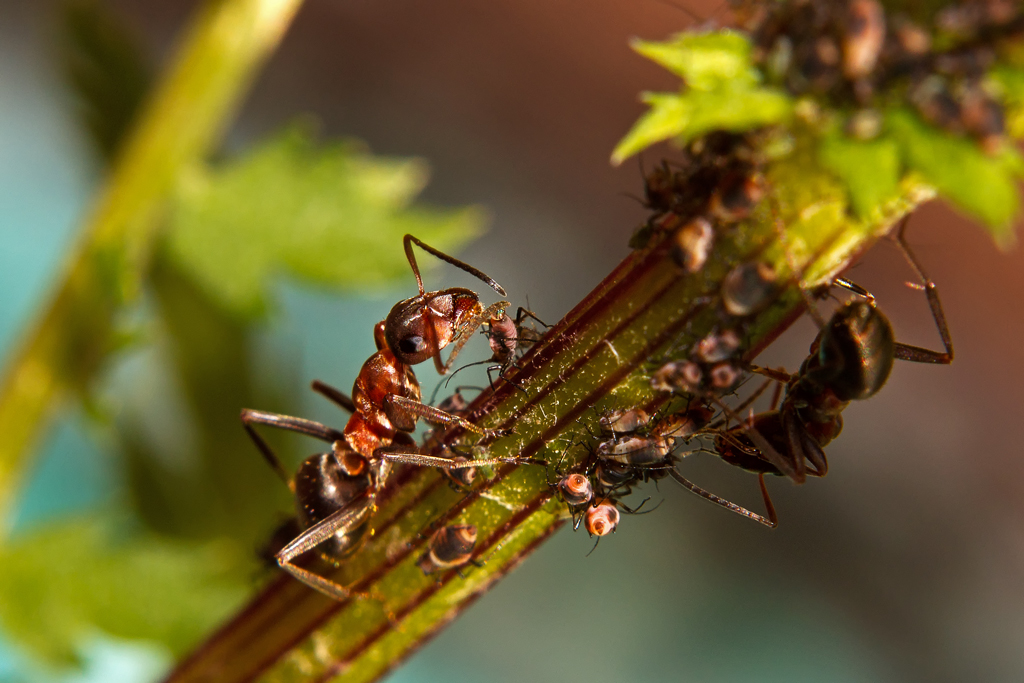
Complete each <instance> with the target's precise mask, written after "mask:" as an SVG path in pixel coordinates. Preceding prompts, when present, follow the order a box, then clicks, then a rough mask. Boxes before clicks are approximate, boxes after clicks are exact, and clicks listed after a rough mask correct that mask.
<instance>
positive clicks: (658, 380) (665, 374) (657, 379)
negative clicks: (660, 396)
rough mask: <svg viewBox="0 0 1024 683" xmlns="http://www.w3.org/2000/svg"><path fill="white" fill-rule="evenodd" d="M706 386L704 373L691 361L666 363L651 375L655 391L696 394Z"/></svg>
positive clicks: (652, 386)
mask: <svg viewBox="0 0 1024 683" xmlns="http://www.w3.org/2000/svg"><path fill="white" fill-rule="evenodd" d="M703 384H704V371H703V370H702V369H701V367H700V365H698V364H697V363H694V362H693V361H691V360H681V361H671V362H669V363H665V364H664V365H662V366H661V367H660V368H658V369H657V370H655V371H654V374H652V375H651V388H652V389H654V390H655V391H675V392H679V393H694V392H697V391H699V390H700V388H701V387H702V386H703Z"/></svg>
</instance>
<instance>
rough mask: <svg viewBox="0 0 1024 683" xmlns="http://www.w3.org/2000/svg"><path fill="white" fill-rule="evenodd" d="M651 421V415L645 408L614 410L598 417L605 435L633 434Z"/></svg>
mask: <svg viewBox="0 0 1024 683" xmlns="http://www.w3.org/2000/svg"><path fill="white" fill-rule="evenodd" d="M650 421H651V417H650V415H648V414H647V411H645V410H644V409H643V408H633V409H630V410H613V411H611V412H609V413H605V414H604V415H602V416H601V417H600V418H599V419H598V421H597V422H598V424H599V425H600V426H601V433H602V434H603V435H605V436H617V435H621V434H631V433H633V432H636V431H638V430H640V429H642V428H643V427H645V426H646V425H647V423H648V422H650Z"/></svg>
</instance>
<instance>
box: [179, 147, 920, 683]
mask: <svg viewBox="0 0 1024 683" xmlns="http://www.w3.org/2000/svg"><path fill="white" fill-rule="evenodd" d="M769 179H770V181H771V184H772V187H773V188H774V194H773V199H772V201H765V202H762V205H761V207H760V208H759V209H758V212H757V215H756V220H753V221H751V224H750V225H749V226H748V225H744V226H742V229H740V228H734V229H732V230H731V231H730V234H727V235H722V236H720V239H719V242H720V244H719V246H718V248H716V250H715V253H714V255H713V256H712V257H711V258H710V259H709V260H708V262H707V264H706V265H705V267H704V269H703V270H702V271H701V272H700V273H698V274H696V275H693V276H686V275H685V274H684V273H683V272H682V271H681V270H680V269H679V268H678V267H677V266H676V265H675V264H674V263H673V262H672V260H671V259H670V258H669V250H668V246H667V245H668V239H669V238H668V235H670V234H671V231H672V230H671V229H672V227H673V225H672V224H671V220H670V221H669V222H668V223H667V224H666V225H664V226H663V228H664V231H663V232H662V233H661V234H660V236H659V237H658V238H657V239H655V240H653V241H652V242H653V243H652V244H651V245H649V246H647V247H646V248H645V249H643V250H640V251H636V252H634V253H632V254H631V255H630V256H628V257H627V258H626V259H625V260H624V261H623V262H622V263H621V264H620V265H619V266H618V267H617V268H616V269H615V270H614V271H613V272H612V273H611V274H610V275H609V276H608V277H607V278H606V279H605V280H604V281H603V282H602V283H601V284H600V285H598V287H597V288H596V289H595V290H594V291H593V292H592V293H591V294H590V295H588V296H587V297H586V298H585V299H584V300H583V301H582V302H581V303H580V304H579V305H578V306H577V307H576V308H575V309H573V310H572V311H571V312H570V313H569V314H568V315H567V316H566V317H565V318H564V319H562V320H561V321H560V322H559V323H558V324H557V325H556V326H555V327H554V328H552V329H551V330H549V332H548V333H547V334H546V335H545V337H544V339H543V340H542V341H540V342H538V343H537V344H536V345H535V346H534V347H533V348H532V349H531V350H530V352H529V353H528V354H527V355H526V356H525V357H524V358H523V359H522V360H521V362H520V363H519V365H518V367H517V369H516V370H515V371H514V373H513V374H512V375H511V378H512V379H513V380H514V381H515V382H516V384H518V385H519V387H520V388H521V390H520V389H517V388H516V387H513V386H512V385H511V384H509V383H499V384H498V385H497V388H496V389H495V390H494V391H493V392H485V393H484V394H483V395H481V397H480V398H478V399H477V401H476V402H475V403H474V404H473V406H472V412H471V415H472V416H473V418H474V419H475V421H476V422H478V423H480V424H483V425H486V426H488V427H492V428H494V427H505V428H513V429H514V430H515V432H514V433H513V434H511V435H509V436H506V437H503V438H500V439H497V440H496V441H494V442H493V443H492V444H490V445H489V446H488V447H487V448H486V449H483V448H478V449H477V452H478V453H479V454H481V455H482V454H483V452H484V451H485V450H486V452H487V453H489V454H490V455H491V456H525V457H538V458H544V459H547V460H548V461H549V462H550V463H552V464H551V466H550V467H549V468H544V467H540V466H534V465H525V466H519V467H503V468H501V469H499V470H498V471H497V473H496V476H495V477H494V478H493V479H490V480H487V481H483V482H482V483H478V485H477V486H476V487H475V488H474V489H473V490H472V491H471V492H470V493H469V494H468V495H467V494H461V493H458V492H456V491H454V490H452V489H451V488H450V487H449V486H447V485H446V483H445V481H444V480H443V479H442V478H441V477H440V476H439V475H438V474H437V473H435V472H432V471H424V470H419V471H415V470H414V471H410V470H406V471H404V472H403V473H401V474H399V475H397V476H396V477H395V480H394V481H393V482H392V483H391V485H389V487H388V488H387V489H386V490H385V491H384V492H382V494H381V496H380V500H381V501H383V502H382V503H381V505H380V509H379V510H378V513H377V514H376V516H375V517H374V518H373V520H372V521H371V524H372V527H373V529H374V530H375V535H374V536H373V538H372V539H371V540H370V541H369V542H368V543H367V544H366V546H365V547H364V548H363V549H362V550H361V551H360V552H359V553H357V554H356V555H355V556H353V557H352V558H351V559H349V560H347V561H346V562H345V563H343V564H342V565H341V566H340V567H339V568H338V569H334V570H327V571H328V573H329V575H330V576H331V577H332V578H333V579H334V580H336V581H338V582H339V583H341V584H342V585H345V586H348V587H350V590H352V591H353V593H357V594H359V595H357V596H355V597H353V598H350V599H348V600H345V601H343V602H336V601H334V600H331V599H329V598H327V597H324V596H322V595H320V594H318V593H316V592H315V591H313V590H311V589H308V588H306V587H305V586H303V585H301V584H299V583H297V582H295V581H292V580H291V579H289V578H285V577H279V578H278V579H277V580H275V581H273V582H272V583H271V585H270V586H269V587H267V588H266V589H265V590H264V591H263V592H262V593H261V594H260V595H259V596H257V597H256V598H255V599H254V600H253V601H252V602H251V603H250V604H249V605H248V606H247V607H246V608H245V609H244V610H243V611H242V612H241V613H239V614H238V615H237V616H236V617H235V618H234V619H233V620H232V621H230V622H229V623H228V624H226V625H225V626H224V627H223V628H222V629H221V630H220V632H218V633H216V634H215V635H213V636H212V637H211V639H210V640H208V641H207V643H206V644H205V645H203V646H201V647H200V648H199V650H197V651H196V653H195V654H194V655H193V656H192V657H191V658H189V659H188V660H186V661H185V662H183V663H182V664H181V665H180V666H179V667H178V669H177V670H176V671H174V672H173V673H172V674H171V675H170V677H169V678H168V679H167V681H168V683H185V682H194V681H207V680H218V681H221V682H226V683H240V682H242V681H252V680H256V679H259V680H263V681H281V682H294V681H326V680H344V681H360V682H362V681H373V680H376V679H378V678H379V677H380V676H382V675H384V674H385V673H386V672H387V671H389V670H390V669H391V668H393V667H394V666H395V665H396V664H397V663H398V662H400V661H401V660H402V659H404V658H405V657H407V656H409V654H410V653H412V652H413V651H414V650H415V649H417V648H418V647H419V646H421V645H422V644H423V643H424V642H425V641H426V640H428V639H429V638H430V637H432V636H433V635H434V634H436V633H437V632H438V631H439V630H440V629H441V628H442V627H443V626H444V625H445V624H446V623H448V622H449V621H450V620H452V619H453V618H454V617H455V616H457V615H458V614H459V613H460V612H461V610H463V609H465V608H466V607H467V606H468V605H469V604H471V603H472V602H473V601H474V600H475V599H476V598H477V597H478V596H479V595H481V594H482V593H483V592H485V591H486V590H488V588H489V587H490V586H491V585H493V584H494V582H495V581H497V580H498V579H500V578H501V577H502V576H504V575H505V574H506V573H507V572H508V571H510V570H511V569H512V568H514V567H515V566H516V565H517V564H518V563H519V562H520V561H521V560H522V559H523V558H524V557H525V556H526V555H527V554H529V553H530V552H531V551H532V550H533V549H534V548H535V547H537V545H538V544H539V543H540V542H542V541H543V540H544V539H545V538H547V537H548V536H549V535H550V534H551V533H553V532H554V531H555V530H556V529H557V528H558V527H559V526H561V525H562V524H563V523H564V521H565V519H566V517H567V511H566V506H565V504H564V503H562V502H561V501H560V500H559V499H558V498H557V497H555V496H554V489H553V488H552V486H551V485H550V483H549V478H550V477H552V476H553V475H554V473H555V468H556V466H558V472H565V471H567V470H570V469H572V468H579V467H581V466H582V464H583V463H584V461H585V460H586V458H587V447H586V446H583V445H580V444H581V442H592V441H593V439H592V438H589V436H588V435H589V433H592V432H596V431H597V430H596V422H597V417H598V414H599V412H600V411H602V410H605V409H610V408H621V407H634V406H647V407H652V406H657V405H659V404H661V403H664V402H665V401H666V400H667V399H668V397H667V396H666V395H664V394H661V395H658V394H656V393H655V392H654V391H653V390H652V388H651V384H650V373H651V371H652V370H653V369H655V368H656V367H658V365H659V364H660V363H664V362H665V361H666V360H667V359H669V358H670V357H672V354H673V352H678V350H679V349H689V348H691V347H692V345H693V344H694V343H695V342H696V341H697V340H699V339H701V338H702V337H703V336H704V335H706V334H708V333H709V332H711V331H712V329H713V328H714V326H715V325H717V324H720V322H721V320H722V317H721V314H720V313H719V310H718V309H719V306H718V300H719V295H718V292H719V288H720V285H721V282H722V280H723V278H724V277H725V275H726V274H727V273H728V272H729V271H730V269H731V268H732V267H733V266H734V265H736V264H737V263H743V262H745V261H746V260H749V259H751V258H758V259H762V260H765V261H767V262H769V263H771V264H773V265H774V266H775V267H776V268H777V270H778V271H779V272H780V273H781V274H782V277H783V280H784V281H785V282H786V283H787V284H786V285H785V286H784V287H783V288H782V291H781V293H780V294H779V296H778V298H777V299H776V300H775V301H774V303H773V304H772V305H770V306H769V307H768V308H767V309H766V310H764V311H763V312H761V313H759V314H757V315H756V316H754V317H753V318H752V319H750V320H749V327H748V328H747V329H748V330H749V336H748V338H747V341H748V344H749V345H748V347H747V349H748V353H747V354H746V357H747V358H752V357H753V356H754V355H756V353H757V351H758V350H760V349H761V348H763V347H764V346H765V345H766V344H767V343H768V342H769V341H770V340H771V339H773V338H774V337H775V336H777V335H778V334H779V333H780V332H781V331H782V330H783V329H784V328H785V327H786V326H788V325H789V324H790V323H791V322H792V321H793V320H795V319H796V318H797V317H798V316H799V314H800V312H801V311H802V308H803V306H804V299H803V296H802V295H801V294H800V287H801V286H805V287H809V286H813V285H815V284H817V283H821V282H826V281H830V278H832V277H833V276H834V275H835V274H836V273H837V272H839V271H840V270H842V269H843V268H845V267H846V266H847V265H849V263H850V261H851V260H852V259H854V258H855V257H856V256H857V255H858V254H860V253H861V252H862V251H863V250H864V249H866V248H867V247H868V246H869V245H870V244H871V243H873V242H874V241H875V240H877V239H878V238H879V237H880V236H881V235H882V234H884V233H885V232H886V230H887V229H888V228H889V226H891V225H892V223H893V222H894V221H895V220H897V219H898V218H899V217H900V216H902V215H904V214H906V213H907V212H908V211H909V210H911V209H912V208H913V206H915V205H916V204H918V203H920V202H921V201H924V200H925V199H928V198H930V197H931V196H932V195H933V193H932V191H931V189H930V188H928V187H926V186H925V185H923V184H921V183H919V182H917V181H914V180H913V179H908V180H906V181H904V184H903V186H902V198H901V199H899V200H897V201H894V202H892V203H891V204H889V205H888V206H886V207H885V211H884V212H882V213H883V214H884V215H882V216H880V217H879V218H878V220H877V221H876V222H873V223H871V224H863V223H857V222H855V221H853V220H851V219H850V218H849V217H848V216H847V214H846V211H845V195H844V194H843V192H842V189H841V187H839V186H838V185H837V184H836V181H835V180H834V179H831V178H830V177H829V176H827V175H825V174H823V173H821V172H817V174H815V172H814V171H813V169H812V167H811V165H809V164H808V163H807V156H806V155H805V154H803V153H802V152H801V151H800V150H798V151H797V152H796V153H794V154H793V155H792V156H791V157H790V158H789V159H787V160H783V161H782V162H779V163H777V164H775V165H773V166H772V167H771V169H770V171H769ZM779 223H782V224H784V225H785V226H786V233H785V238H784V240H785V243H784V244H780V241H779V230H778V227H777V226H778V225H779ZM794 273H796V275H795V274H794ZM808 341H809V340H808ZM453 439H455V440H460V443H461V445H462V447H463V448H470V447H472V441H470V440H466V439H465V438H464V435H462V436H461V437H458V438H457V435H455V434H450V435H449V441H451V440H453ZM448 524H473V525H475V526H476V527H477V530H478V542H477V545H476V547H475V550H474V559H475V560H476V561H478V562H479V563H480V566H471V565H467V566H465V567H464V568H463V569H462V573H463V574H465V576H461V575H460V572H459V571H456V570H450V571H447V572H444V573H441V574H439V575H437V576H426V575H424V573H423V571H422V570H421V569H420V568H419V567H418V566H417V560H418V559H419V558H420V557H421V556H422V555H423V553H424V552H425V549H426V543H427V540H428V539H429V537H430V535H431V533H432V532H433V531H434V530H435V529H437V528H440V527H441V526H443V525H448Z"/></svg>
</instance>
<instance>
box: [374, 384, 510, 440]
mask: <svg viewBox="0 0 1024 683" xmlns="http://www.w3.org/2000/svg"><path fill="white" fill-rule="evenodd" d="M389 404H390V406H391V407H392V408H393V409H398V410H400V411H404V412H405V413H406V414H408V415H412V416H415V417H419V418H423V419H424V420H426V421H427V422H429V423H431V424H436V425H445V426H451V425H456V426H459V427H462V428H463V429H465V430H466V431H469V432H473V433H474V434H480V435H483V436H485V437H486V436H492V435H496V434H500V432H499V430H494V429H485V428H483V427H478V426H476V425H475V424H473V423H472V422H470V421H469V420H467V419H465V418H463V417H459V416H458V415H452V414H451V413H446V412H444V411H443V410H441V409H440V408H435V407H434V406H428V405H427V404H425V403H420V402H419V401H417V400H415V399H411V398H406V397H405V396H397V395H395V394H392V395H390V396H388V397H387V398H386V399H385V403H384V405H385V409H386V408H387V406H388V405H389ZM386 412H389V411H387V410H386Z"/></svg>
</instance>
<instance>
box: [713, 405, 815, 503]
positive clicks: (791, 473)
mask: <svg viewBox="0 0 1024 683" xmlns="http://www.w3.org/2000/svg"><path fill="white" fill-rule="evenodd" d="M711 400H712V401H714V402H715V403H716V404H717V405H718V407H719V408H721V409H722V411H723V412H725V414H726V415H728V416H729V417H730V418H731V419H733V420H735V421H736V422H737V423H738V424H743V422H744V421H743V418H742V417H740V416H739V415H737V414H736V413H735V412H733V410H732V408H730V407H729V406H727V405H725V404H724V403H722V402H721V401H719V400H718V399H717V398H714V397H711ZM745 432H746V435H747V438H749V439H750V441H751V442H752V443H753V444H754V448H756V449H757V450H758V451H759V454H760V457H762V458H764V459H765V460H767V461H768V462H769V463H771V464H772V465H774V466H775V468H776V469H777V470H779V472H781V473H782V474H784V475H785V476H787V477H789V478H790V479H792V480H793V481H794V482H796V483H797V484H802V483H804V480H805V479H806V478H807V477H806V475H805V474H804V473H803V472H797V470H796V469H795V468H794V467H793V463H792V462H790V460H789V459H788V458H786V457H784V456H783V455H782V454H781V453H779V452H778V451H777V450H776V449H775V447H774V446H772V445H771V444H770V443H768V439H766V438H764V435H763V434H761V432H759V431H757V430H756V429H754V428H753V427H748V428H747V429H746V430H745Z"/></svg>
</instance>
